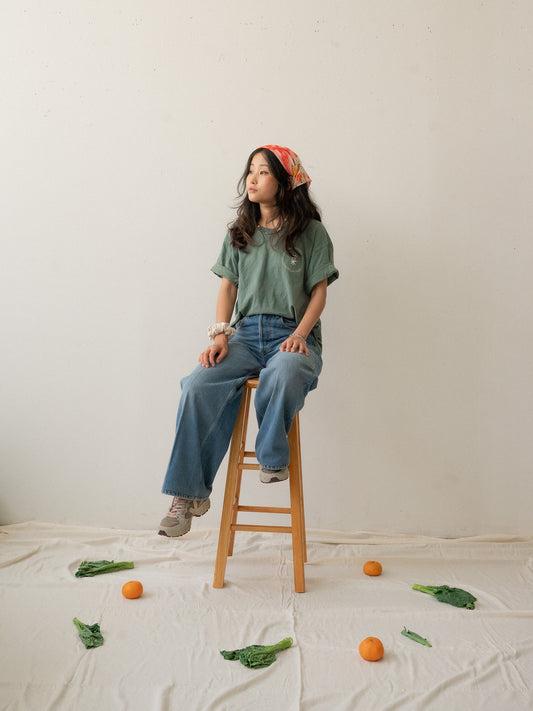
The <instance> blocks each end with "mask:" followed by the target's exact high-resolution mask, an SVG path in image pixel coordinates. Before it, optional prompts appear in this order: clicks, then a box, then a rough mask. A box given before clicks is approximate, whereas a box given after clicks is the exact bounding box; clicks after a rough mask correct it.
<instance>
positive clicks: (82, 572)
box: [75, 560, 134, 578]
mask: <svg viewBox="0 0 533 711" xmlns="http://www.w3.org/2000/svg"><path fill="white" fill-rule="evenodd" d="M133 567H134V566H133V563H115V562H114V561H113V560H93V561H90V560H84V561H83V563H81V564H80V567H79V568H78V570H77V571H76V572H75V576H76V577H77V578H90V577H92V576H93V575H101V574H102V573H114V572H115V570H126V569H127V568H133Z"/></svg>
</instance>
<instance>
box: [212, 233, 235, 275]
mask: <svg viewBox="0 0 533 711" xmlns="http://www.w3.org/2000/svg"><path fill="white" fill-rule="evenodd" d="M211 271H212V272H213V273H214V274H216V275H217V276H219V277H221V278H222V277H225V278H226V279H229V281H231V282H232V283H233V284H235V286H239V250H238V249H236V248H235V247H232V246H231V238H230V234H229V232H228V233H227V235H226V237H225V239H224V243H223V244H222V249H221V251H220V254H219V256H218V259H217V261H216V263H215V264H214V265H213V266H212V267H211Z"/></svg>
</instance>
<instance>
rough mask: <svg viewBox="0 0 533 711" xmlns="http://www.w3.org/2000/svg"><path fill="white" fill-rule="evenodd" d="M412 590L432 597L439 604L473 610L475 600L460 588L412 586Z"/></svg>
mask: <svg viewBox="0 0 533 711" xmlns="http://www.w3.org/2000/svg"><path fill="white" fill-rule="evenodd" d="M413 590H419V591H420V592H423V593H428V595H434V596H435V597H436V598H437V600H438V601H439V602H446V603H447V604H448V605H454V606H455V607H466V609H467V610H473V609H474V608H475V605H474V603H475V602H476V599H477V598H475V597H474V596H473V595H472V594H471V593H469V592H467V591H466V590H461V588H451V587H449V585H418V584H415V585H413Z"/></svg>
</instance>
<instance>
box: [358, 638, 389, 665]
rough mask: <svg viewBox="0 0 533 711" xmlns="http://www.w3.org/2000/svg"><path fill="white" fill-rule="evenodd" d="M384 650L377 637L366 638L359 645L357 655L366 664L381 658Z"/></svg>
mask: <svg viewBox="0 0 533 711" xmlns="http://www.w3.org/2000/svg"><path fill="white" fill-rule="evenodd" d="M384 652H385V650H384V649H383V644H382V643H381V640H380V639H378V638H377V637H367V638H366V639H364V640H363V641H362V642H361V644H360V645H359V654H360V655H361V656H362V657H363V659H366V660H367V662H377V661H378V660H379V659H381V657H382V656H383V654H384Z"/></svg>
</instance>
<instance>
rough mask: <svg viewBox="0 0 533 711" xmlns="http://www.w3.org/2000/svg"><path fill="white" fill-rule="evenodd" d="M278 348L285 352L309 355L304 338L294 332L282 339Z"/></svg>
mask: <svg viewBox="0 0 533 711" xmlns="http://www.w3.org/2000/svg"><path fill="white" fill-rule="evenodd" d="M279 349H280V351H286V352H287V353H303V354H304V355H306V356H307V355H309V349H308V348H307V344H306V342H305V341H304V339H303V338H301V337H300V336H296V335H294V333H291V335H290V336H289V337H288V338H286V339H285V340H284V341H283V343H282V344H281V346H280V347H279Z"/></svg>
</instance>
